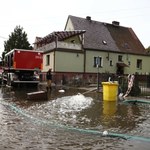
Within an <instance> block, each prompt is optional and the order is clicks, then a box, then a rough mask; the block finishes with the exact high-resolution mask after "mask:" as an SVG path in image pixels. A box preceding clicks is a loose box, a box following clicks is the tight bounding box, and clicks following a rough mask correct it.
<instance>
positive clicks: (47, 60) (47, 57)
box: [46, 55, 50, 65]
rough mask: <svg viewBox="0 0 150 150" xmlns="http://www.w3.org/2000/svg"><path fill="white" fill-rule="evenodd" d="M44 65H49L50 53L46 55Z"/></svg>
mask: <svg viewBox="0 0 150 150" xmlns="http://www.w3.org/2000/svg"><path fill="white" fill-rule="evenodd" d="M46 65H50V55H46Z"/></svg>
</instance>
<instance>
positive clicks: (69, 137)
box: [0, 87, 150, 150]
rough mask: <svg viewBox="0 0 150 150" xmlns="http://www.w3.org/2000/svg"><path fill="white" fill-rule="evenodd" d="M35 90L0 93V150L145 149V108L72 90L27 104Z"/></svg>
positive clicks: (149, 139) (149, 111)
mask: <svg viewBox="0 0 150 150" xmlns="http://www.w3.org/2000/svg"><path fill="white" fill-rule="evenodd" d="M36 90H37V89H32V88H17V89H10V88H7V87H1V88H0V137H1V138H0V150H5V149H6V150H149V149H150V104H147V103H136V104H128V103H124V102H123V101H117V102H107V101H103V99H102V94H101V93H97V92H88V93H86V94H84V95H83V94H82V93H84V92H85V91H83V90H79V89H73V88H68V89H67V90H66V91H65V92H59V91H58V90H57V89H53V90H52V92H51V93H49V94H48V100H44V99H43V100H28V99H27V93H28V92H32V91H36ZM79 93H80V94H79Z"/></svg>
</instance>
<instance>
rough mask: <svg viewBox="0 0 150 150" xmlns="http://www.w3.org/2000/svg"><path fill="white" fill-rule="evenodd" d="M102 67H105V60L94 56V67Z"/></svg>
mask: <svg viewBox="0 0 150 150" xmlns="http://www.w3.org/2000/svg"><path fill="white" fill-rule="evenodd" d="M102 66H103V59H102V57H100V56H98V57H96V56H94V67H102Z"/></svg>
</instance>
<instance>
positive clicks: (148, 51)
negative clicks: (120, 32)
mask: <svg viewBox="0 0 150 150" xmlns="http://www.w3.org/2000/svg"><path fill="white" fill-rule="evenodd" d="M146 51H147V53H149V54H150V46H149V47H148V48H146Z"/></svg>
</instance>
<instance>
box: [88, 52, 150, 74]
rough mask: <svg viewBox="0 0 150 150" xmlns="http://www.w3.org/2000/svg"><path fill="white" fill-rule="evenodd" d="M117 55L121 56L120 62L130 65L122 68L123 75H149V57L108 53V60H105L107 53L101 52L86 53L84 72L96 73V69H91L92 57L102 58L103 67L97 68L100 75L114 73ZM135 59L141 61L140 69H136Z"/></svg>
mask: <svg viewBox="0 0 150 150" xmlns="http://www.w3.org/2000/svg"><path fill="white" fill-rule="evenodd" d="M118 55H122V60H123V62H124V63H125V64H127V65H129V62H130V65H129V67H124V74H132V73H139V74H146V73H150V67H149V65H148V64H150V63H149V62H150V56H140V55H131V54H119V53H110V52H109V60H108V59H107V57H108V53H107V52H102V51H86V72H97V68H95V67H93V65H94V57H98V56H99V57H102V60H103V61H102V62H103V65H102V67H101V68H99V72H101V73H116V71H117V66H116V63H117V62H118ZM137 59H141V60H142V69H138V68H137V67H136V64H137ZM110 60H112V62H113V66H110Z"/></svg>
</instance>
